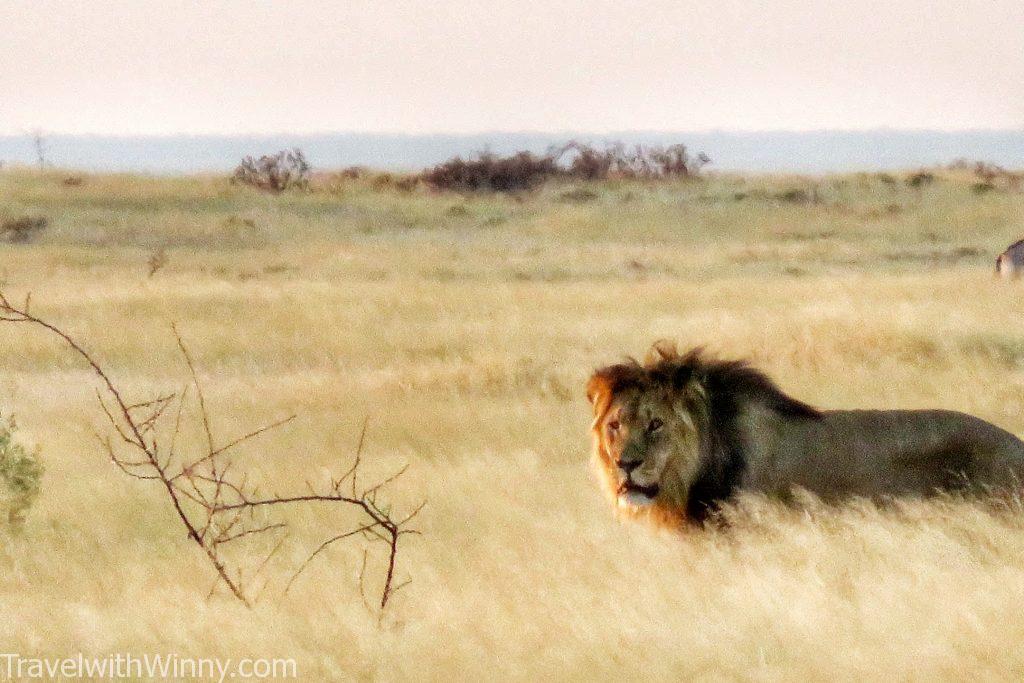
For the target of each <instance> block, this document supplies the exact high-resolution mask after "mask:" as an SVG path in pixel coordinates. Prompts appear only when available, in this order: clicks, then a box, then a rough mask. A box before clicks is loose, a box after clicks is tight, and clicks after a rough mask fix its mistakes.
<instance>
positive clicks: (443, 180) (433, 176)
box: [420, 152, 559, 192]
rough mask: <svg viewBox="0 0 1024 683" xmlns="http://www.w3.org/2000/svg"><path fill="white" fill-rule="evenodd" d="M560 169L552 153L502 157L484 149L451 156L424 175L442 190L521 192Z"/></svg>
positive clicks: (541, 181)
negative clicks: (472, 155)
mask: <svg viewBox="0 0 1024 683" xmlns="http://www.w3.org/2000/svg"><path fill="white" fill-rule="evenodd" d="M558 173H559V169H558V165H557V164H556V163H555V158H554V157H553V156H552V155H550V154H547V155H543V156H538V155H535V154H533V153H531V152H517V153H515V154H513V155H512V156H508V157H502V156H498V155H497V154H493V153H491V152H483V153H481V154H479V155H478V156H477V157H476V158H475V159H463V158H462V157H455V158H454V159H450V160H448V161H446V162H444V163H441V164H438V165H437V166H434V167H433V168H431V169H428V170H426V171H424V172H423V173H422V174H421V175H420V178H421V179H422V180H423V182H425V183H427V184H428V185H430V186H432V187H434V188H436V189H440V190H456V191H470V192H472V191H480V190H489V191H495V192H518V191H522V190H530V189H533V188H535V187H537V186H538V185H540V184H542V183H544V182H545V181H547V180H549V179H550V178H553V177H554V176H556V175H558Z"/></svg>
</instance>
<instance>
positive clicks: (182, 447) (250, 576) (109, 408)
mask: <svg viewBox="0 0 1024 683" xmlns="http://www.w3.org/2000/svg"><path fill="white" fill-rule="evenodd" d="M0 322H7V323H15V324H16V323H27V324H29V325H32V326H34V327H39V328H42V329H45V330H47V331H49V332H50V333H51V334H53V335H55V336H56V337H58V338H60V339H61V340H63V341H64V343H65V344H67V345H68V346H69V347H71V349H72V350H73V351H74V352H75V353H76V354H77V355H78V356H79V357H80V358H81V359H82V360H83V361H85V363H86V364H87V365H88V366H89V367H90V368H91V369H92V371H93V373H95V375H96V376H97V377H98V378H99V380H100V387H101V388H100V389H98V390H97V394H96V395H97V398H98V400H99V404H100V407H101V409H102V410H103V413H104V415H105V416H106V418H107V422H108V425H109V428H110V431H109V433H108V434H107V435H105V436H101V435H99V434H97V435H96V437H97V439H99V441H100V442H101V443H102V445H103V448H104V450H105V451H106V453H107V456H108V457H109V458H110V462H112V463H113V464H114V465H115V466H117V468H118V469H119V470H120V471H121V472H122V473H124V474H125V475H127V476H128V477H131V478H133V479H135V480H138V481H140V482H143V483H147V484H152V485H153V486H154V489H155V490H156V491H158V492H159V493H157V494H155V495H156V496H158V497H159V498H160V499H162V500H163V501H164V503H165V504H166V505H168V506H169V507H170V508H171V510H172V511H173V513H174V515H175V517H176V518H177V519H178V521H179V522H180V523H181V525H182V527H183V530H184V531H185V535H186V537H187V538H188V540H189V541H190V542H192V543H194V544H195V545H196V546H198V547H199V549H200V550H201V552H202V555H203V556H204V557H205V558H206V561H207V563H208V565H209V566H210V567H211V568H212V569H213V570H214V571H215V573H216V577H217V578H216V583H214V588H211V593H212V592H213V590H214V589H215V588H216V586H217V585H218V584H223V585H224V586H225V587H227V589H228V590H229V591H230V592H231V594H232V595H234V597H235V598H237V599H238V600H239V601H240V602H242V603H243V604H244V605H246V606H247V607H251V606H252V604H253V603H254V601H255V596H254V593H256V589H255V588H254V587H253V584H254V583H255V582H256V580H257V579H258V578H260V573H261V572H262V571H263V570H264V568H266V566H267V565H268V563H269V561H270V560H271V559H272V558H273V556H274V555H275V554H276V553H277V552H278V550H280V548H281V547H282V546H283V544H284V541H285V539H284V538H281V539H280V540H279V541H278V543H277V544H276V545H275V546H274V548H273V550H271V552H270V553H269V554H268V555H267V556H266V557H265V558H264V559H263V560H262V562H261V563H260V564H259V565H258V566H257V567H255V569H253V568H252V567H241V566H233V563H232V561H231V557H232V555H231V549H232V548H234V547H235V545H234V544H236V543H237V542H238V541H244V540H251V539H253V538H255V537H257V536H263V535H264V534H275V535H277V534H280V533H281V532H283V531H285V530H286V528H287V523H286V522H284V521H281V520H277V519H275V518H273V517H271V516H270V515H271V514H272V513H274V512H279V511H280V510H281V509H283V508H287V507H294V506H301V505H334V506H336V507H338V508H344V509H349V510H351V511H354V512H356V513H357V515H358V517H357V520H356V521H355V522H354V523H353V524H352V526H351V527H350V528H347V529H345V530H344V531H342V532H340V533H336V534H334V535H332V536H330V537H328V538H327V539H326V540H324V541H323V542H322V543H321V544H320V545H319V546H317V547H316V549H315V550H313V552H312V553H310V554H309V555H308V557H307V558H306V559H305V561H304V562H302V563H301V565H300V566H299V567H298V569H297V570H296V571H295V572H294V573H293V575H292V577H291V579H290V580H289V581H288V584H287V586H286V587H285V592H286V593H287V592H288V588H290V587H291V585H292V582H294V581H295V579H296V578H298V576H299V575H300V574H301V573H302V571H303V570H304V569H305V568H306V567H307V566H308V565H309V563H310V562H311V561H312V560H313V559H314V558H316V557H317V556H318V555H319V554H320V553H321V552H323V551H324V550H326V549H327V548H329V547H330V546H331V545H333V544H334V543H337V542H339V541H344V540H347V539H353V538H363V539H364V540H365V541H366V543H367V548H365V549H364V553H363V567H362V569H361V570H360V573H359V588H360V593H361V594H363V581H364V575H365V573H366V566H367V558H368V557H369V546H370V545H371V544H374V543H377V542H379V543H381V544H383V546H384V548H385V552H384V554H385V561H384V564H385V570H384V578H383V579H382V581H381V582H380V583H381V587H380V594H379V595H380V597H379V600H378V609H379V614H380V615H383V611H384V609H385V608H386V607H387V605H388V601H389V600H390V599H391V597H392V596H393V595H394V594H395V592H396V591H398V590H400V589H401V588H402V587H404V586H405V585H406V584H407V583H408V581H405V582H403V583H397V580H396V567H397V559H398V544H399V540H400V539H401V538H402V537H403V536H405V535H408V534H417V533H418V532H417V531H416V530H414V529H410V528H408V524H409V522H410V521H411V520H412V519H413V518H414V517H415V516H416V515H417V514H418V513H419V511H420V510H421V509H422V508H423V505H422V504H421V505H420V506H419V507H417V508H416V509H414V510H413V511H412V512H410V513H409V514H407V515H405V516H403V517H401V518H399V517H397V516H395V515H394V514H393V512H392V508H391V505H389V504H388V503H387V502H384V501H381V500H380V499H379V498H380V496H381V494H382V493H383V491H384V490H385V488H386V487H387V486H388V485H389V484H391V483H393V482H394V481H395V480H396V479H398V478H399V477H401V476H402V474H404V472H405V470H406V468H405V467H403V468H401V469H399V470H398V471H397V472H395V473H394V474H392V475H391V476H389V477H386V478H384V479H379V480H376V481H374V482H372V483H369V484H367V483H366V482H361V481H360V480H359V477H360V473H361V469H360V466H361V464H362V463H361V454H362V445H363V439H364V437H365V434H366V423H365V422H364V424H363V432H362V434H361V435H360V437H359V446H358V447H357V449H356V454H355V458H354V461H353V463H352V465H351V466H350V467H349V468H348V469H347V470H346V471H345V472H344V474H342V475H340V476H338V477H332V478H331V481H330V485H329V486H326V487H321V488H317V487H315V486H314V485H313V484H311V483H309V482H308V481H307V483H306V490H304V491H301V492H296V493H292V494H287V495H281V494H278V493H271V494H266V493H263V492H262V491H260V490H259V487H258V485H256V484H253V483H251V482H250V481H249V477H248V474H247V473H245V472H244V471H240V467H238V466H237V465H238V463H237V462H236V461H234V460H233V459H232V455H233V454H234V452H235V451H236V449H238V447H240V446H241V445H243V444H245V443H247V442H248V441H250V440H252V439H254V438H256V437H259V436H260V435H263V434H265V433H267V432H268V431H270V430H272V429H276V428H278V427H281V426H283V425H285V424H287V423H289V422H291V421H292V420H294V419H295V416H294V415H291V416H288V417H286V418H283V419H281V420H277V421H276V422H273V423H271V424H268V425H264V426H262V427H259V428H257V429H253V430H252V431H249V432H247V433H245V434H242V435H241V436H237V437H234V438H230V439H219V438H218V437H216V436H215V435H214V433H213V429H212V427H211V420H210V415H209V412H208V407H207V404H206V400H205V398H204V394H203V387H202V385H201V384H200V382H199V378H198V373H197V372H196V369H195V365H194V363H193V361H192V357H191V355H190V354H189V352H188V349H187V348H186V347H185V345H184V343H183V342H182V340H181V337H180V336H178V335H177V330H175V331H174V333H175V337H176V340H177V343H178V348H179V350H180V352H181V357H182V359H183V360H184V362H185V365H186V366H187V368H188V371H189V378H190V380H189V382H188V383H187V384H185V385H184V387H183V388H182V389H181V390H180V391H176V392H169V393H166V394H162V395H156V396H151V397H145V398H142V399H141V400H138V401H129V400H128V399H127V398H126V394H125V392H124V389H123V388H122V387H119V386H118V385H117V384H115V383H114V381H113V379H112V378H111V376H110V375H109V374H108V373H107V372H106V371H105V370H104V369H103V368H102V367H101V366H100V365H99V364H98V362H97V361H96V360H95V358H94V357H93V356H92V355H91V354H90V353H89V352H88V351H86V350H85V348H84V347H83V346H82V345H81V344H79V343H78V341H76V340H75V339H74V338H72V337H71V336H69V335H68V334H67V333H66V332H64V331H63V330H61V329H60V328H59V327H57V326H55V325H54V324H52V323H50V322H48V321H46V320H44V319H42V318H38V317H36V316H35V315H33V314H32V312H31V297H26V299H25V302H24V304H21V305H15V304H13V303H11V301H10V300H9V299H8V298H6V297H5V295H4V294H3V293H2V292H0ZM190 416H191V418H192V421H194V422H197V423H198V424H197V425H195V426H196V429H195V431H197V432H200V433H201V434H202V435H203V437H204V441H203V443H202V444H201V445H198V446H196V445H193V444H189V443H188V442H187V441H188V440H187V439H186V438H185V437H184V434H186V433H188V432H189V431H191V430H189V429H188V424H187V423H188V422H189V421H190ZM7 445H8V443H7V441H5V440H3V437H2V432H0V449H5V447H6V446H7ZM9 450H10V449H9V448H8V449H6V450H2V451H0V454H2V453H5V452H8V451H9ZM22 455H23V453H22ZM21 460H24V458H21ZM4 462H6V461H0V479H2V480H6V479H7V471H6V469H5V468H6V466H5V465H4ZM22 469H24V468H22ZM37 478H38V477H37ZM30 483H31V482H30ZM21 488H22V489H23V488H25V487H24V486H22V487H21ZM19 490H20V489H19ZM19 509H20V508H19ZM12 514H13V513H12ZM243 577H244V578H243ZM266 585H267V581H266V580H265V581H263V585H262V587H261V588H260V589H259V590H262V589H263V588H266ZM364 601H365V596H364ZM367 607H368V608H369V605H368V604H367ZM370 609H373V608H370Z"/></svg>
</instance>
